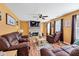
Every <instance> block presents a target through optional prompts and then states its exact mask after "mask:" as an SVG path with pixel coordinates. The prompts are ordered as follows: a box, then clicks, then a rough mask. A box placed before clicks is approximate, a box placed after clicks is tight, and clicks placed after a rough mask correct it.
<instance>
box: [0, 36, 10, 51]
mask: <svg viewBox="0 0 79 59" xmlns="http://www.w3.org/2000/svg"><path fill="white" fill-rule="evenodd" d="M9 47H10V44H9V42H8V41H7V40H6V39H5V38H3V37H0V50H3V49H7V48H9Z"/></svg>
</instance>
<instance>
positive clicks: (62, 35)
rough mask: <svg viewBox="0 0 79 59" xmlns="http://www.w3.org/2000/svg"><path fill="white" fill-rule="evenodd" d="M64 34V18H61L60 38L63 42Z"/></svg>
mask: <svg viewBox="0 0 79 59" xmlns="http://www.w3.org/2000/svg"><path fill="white" fill-rule="evenodd" d="M63 34H64V32H63V19H61V39H60V41H62V42H63V41H64V40H63V39H64V37H63V36H64V35H63Z"/></svg>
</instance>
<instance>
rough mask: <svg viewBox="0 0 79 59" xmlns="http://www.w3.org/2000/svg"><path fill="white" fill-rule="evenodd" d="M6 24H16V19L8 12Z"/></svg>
mask: <svg viewBox="0 0 79 59" xmlns="http://www.w3.org/2000/svg"><path fill="white" fill-rule="evenodd" d="M6 24H7V25H12V26H15V25H16V20H15V19H14V18H13V17H12V16H11V15H9V14H7V13H6Z"/></svg>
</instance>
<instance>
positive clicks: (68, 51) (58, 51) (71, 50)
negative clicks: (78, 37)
mask: <svg viewBox="0 0 79 59" xmlns="http://www.w3.org/2000/svg"><path fill="white" fill-rule="evenodd" d="M40 53H41V56H79V46H77V45H71V46H63V47H61V48H52V49H51V50H50V49H47V48H42V49H40Z"/></svg>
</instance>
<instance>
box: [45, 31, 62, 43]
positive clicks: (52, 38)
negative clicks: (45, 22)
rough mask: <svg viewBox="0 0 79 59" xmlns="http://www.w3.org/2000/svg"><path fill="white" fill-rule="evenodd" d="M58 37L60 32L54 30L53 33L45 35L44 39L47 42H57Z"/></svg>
mask: <svg viewBox="0 0 79 59" xmlns="http://www.w3.org/2000/svg"><path fill="white" fill-rule="evenodd" d="M60 37H61V32H56V33H55V34H53V35H47V36H46V40H47V41H48V42H49V43H56V42H58V41H59V40H60Z"/></svg>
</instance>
